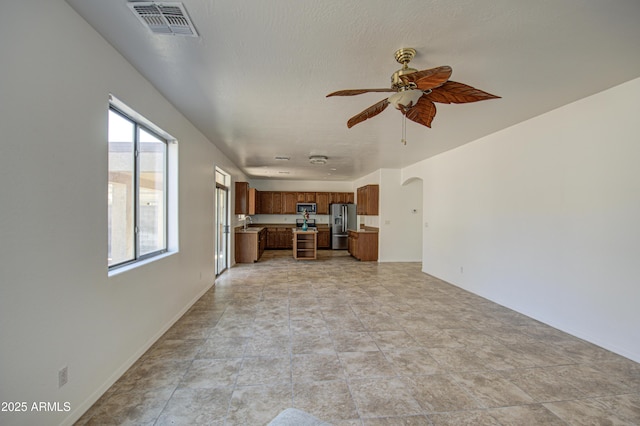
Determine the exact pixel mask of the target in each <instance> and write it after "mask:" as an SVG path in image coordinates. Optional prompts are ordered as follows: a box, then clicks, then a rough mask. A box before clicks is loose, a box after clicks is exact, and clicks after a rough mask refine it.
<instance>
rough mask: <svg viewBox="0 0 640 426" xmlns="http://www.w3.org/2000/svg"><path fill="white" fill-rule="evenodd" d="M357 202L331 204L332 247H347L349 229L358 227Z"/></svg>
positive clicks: (340, 248)
mask: <svg viewBox="0 0 640 426" xmlns="http://www.w3.org/2000/svg"><path fill="white" fill-rule="evenodd" d="M356 221H357V219H356V205H355V204H331V248H332V249H334V250H346V249H347V231H348V230H349V229H352V230H355V229H356V226H357V224H356Z"/></svg>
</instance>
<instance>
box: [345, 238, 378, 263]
mask: <svg viewBox="0 0 640 426" xmlns="http://www.w3.org/2000/svg"><path fill="white" fill-rule="evenodd" d="M347 249H348V251H349V254H350V255H351V256H353V257H355V258H356V259H358V260H361V261H375V260H378V233H377V232H374V231H349V233H348V239H347Z"/></svg>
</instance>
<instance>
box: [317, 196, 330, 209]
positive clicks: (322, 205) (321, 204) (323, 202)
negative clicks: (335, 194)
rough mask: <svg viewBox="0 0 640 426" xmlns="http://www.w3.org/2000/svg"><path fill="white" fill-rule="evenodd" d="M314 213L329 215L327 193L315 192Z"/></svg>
mask: <svg viewBox="0 0 640 426" xmlns="http://www.w3.org/2000/svg"><path fill="white" fill-rule="evenodd" d="M316 213H317V214H329V193H328V192H316Z"/></svg>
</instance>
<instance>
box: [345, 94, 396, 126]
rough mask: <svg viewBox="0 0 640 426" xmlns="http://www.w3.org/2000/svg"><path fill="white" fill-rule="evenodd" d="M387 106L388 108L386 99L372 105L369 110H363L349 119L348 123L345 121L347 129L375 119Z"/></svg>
mask: <svg viewBox="0 0 640 426" xmlns="http://www.w3.org/2000/svg"><path fill="white" fill-rule="evenodd" d="M387 106H389V100H388V99H387V98H385V99H383V100H381V101H380V102H378V103H376V104H374V105H371V106H370V107H369V108H367V109H365V110H364V111H362V112H361V113H360V114H357V115H354V116H353V117H351V118H350V119H349V121H347V127H348V128H352V127H353V126H355V125H356V124H358V123H362V122H363V121H364V120H366V119H368V118H371V117H375V116H376V115H378V114H380V113H381V112H382V111H384V110H385V108H387Z"/></svg>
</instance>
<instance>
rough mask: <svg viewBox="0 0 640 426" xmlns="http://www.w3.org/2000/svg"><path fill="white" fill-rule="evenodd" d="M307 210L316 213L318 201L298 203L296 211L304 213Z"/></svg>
mask: <svg viewBox="0 0 640 426" xmlns="http://www.w3.org/2000/svg"><path fill="white" fill-rule="evenodd" d="M305 210H306V211H307V213H315V212H316V203H298V204H296V212H298V213H304V211H305Z"/></svg>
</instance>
